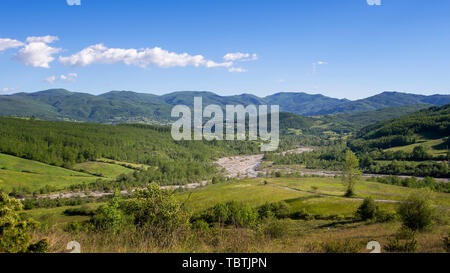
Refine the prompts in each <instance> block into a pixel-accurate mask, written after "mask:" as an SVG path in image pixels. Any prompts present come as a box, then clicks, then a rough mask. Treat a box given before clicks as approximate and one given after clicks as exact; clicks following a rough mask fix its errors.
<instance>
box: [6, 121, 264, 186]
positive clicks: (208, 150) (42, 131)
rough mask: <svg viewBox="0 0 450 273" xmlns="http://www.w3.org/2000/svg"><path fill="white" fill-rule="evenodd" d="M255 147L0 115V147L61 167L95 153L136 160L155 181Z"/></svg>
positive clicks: (197, 173)
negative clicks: (178, 139) (146, 167)
mask: <svg viewBox="0 0 450 273" xmlns="http://www.w3.org/2000/svg"><path fill="white" fill-rule="evenodd" d="M255 152H259V146H258V145H257V144H256V143H254V142H250V141H247V142H244V141H213V142H208V141H204V142H203V141H180V142H176V141H174V140H173V139H172V137H171V135H170V128H169V127H159V126H151V125H136V124H134V125H132V124H128V125H125V124H122V125H100V124H91V123H72V122H49V121H40V120H25V119H18V118H0V153H5V154H10V155H15V156H18V157H22V158H26V159H33V160H36V161H40V162H44V163H47V164H51V165H56V166H63V167H66V168H72V167H73V165H74V164H75V163H80V162H86V161H91V160H97V159H99V158H109V159H113V160H118V161H125V162H132V163H142V164H147V165H150V166H154V167H156V168H155V169H150V170H148V172H152V173H151V174H150V173H149V174H148V178H149V179H155V180H158V181H171V182H182V181H191V180H193V179H194V178H201V177H206V176H208V175H211V174H213V173H215V172H216V169H215V167H213V166H211V164H209V163H210V162H211V160H213V159H215V158H218V157H220V156H225V155H231V154H240V153H255Z"/></svg>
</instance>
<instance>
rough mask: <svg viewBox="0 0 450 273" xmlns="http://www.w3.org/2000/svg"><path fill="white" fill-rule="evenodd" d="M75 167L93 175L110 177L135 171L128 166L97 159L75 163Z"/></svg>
mask: <svg viewBox="0 0 450 273" xmlns="http://www.w3.org/2000/svg"><path fill="white" fill-rule="evenodd" d="M73 168H74V169H75V170H80V171H83V172H87V173H89V174H92V175H96V176H101V177H108V178H116V177H117V176H118V175H120V174H130V173H132V172H134V170H133V169H130V168H126V167H123V166H121V165H117V164H111V163H105V162H97V161H89V162H83V163H78V164H75V165H74V167H73Z"/></svg>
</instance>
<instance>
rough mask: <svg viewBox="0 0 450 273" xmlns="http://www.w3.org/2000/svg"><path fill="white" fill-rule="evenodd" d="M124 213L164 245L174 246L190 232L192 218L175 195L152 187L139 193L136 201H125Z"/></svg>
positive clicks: (154, 186) (155, 185)
mask: <svg viewBox="0 0 450 273" xmlns="http://www.w3.org/2000/svg"><path fill="white" fill-rule="evenodd" d="M121 207H122V209H123V210H124V211H125V213H126V214H127V215H130V216H132V217H133V221H134V224H135V225H136V226H137V228H138V229H140V230H142V231H144V232H148V233H149V234H151V235H152V236H153V238H155V239H157V240H159V243H160V244H161V245H170V244H172V243H173V242H174V240H175V238H176V237H177V236H180V235H181V234H182V233H183V232H184V231H186V230H188V229H189V215H188V213H187V212H186V211H185V210H184V208H183V207H182V204H181V203H180V202H178V201H177V200H176V199H175V198H174V196H173V194H172V193H171V192H169V191H167V190H162V189H160V187H159V185H157V184H155V183H152V184H150V185H149V186H148V187H147V189H145V190H139V191H137V193H136V196H135V198H134V199H132V200H127V201H124V202H123V203H122V204H121Z"/></svg>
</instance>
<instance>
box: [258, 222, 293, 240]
mask: <svg viewBox="0 0 450 273" xmlns="http://www.w3.org/2000/svg"><path fill="white" fill-rule="evenodd" d="M291 225H292V220H291V219H276V218H267V220H266V221H265V222H264V223H263V227H262V230H263V233H264V234H265V235H267V236H270V237H271V238H282V237H284V236H286V235H288V234H289V229H290V226H291Z"/></svg>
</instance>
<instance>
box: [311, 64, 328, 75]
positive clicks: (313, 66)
mask: <svg viewBox="0 0 450 273" xmlns="http://www.w3.org/2000/svg"><path fill="white" fill-rule="evenodd" d="M325 64H328V63H327V62H324V61H317V62H314V63H313V64H312V70H313V71H312V74H313V75H314V74H316V72H317V66H318V65H325Z"/></svg>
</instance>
